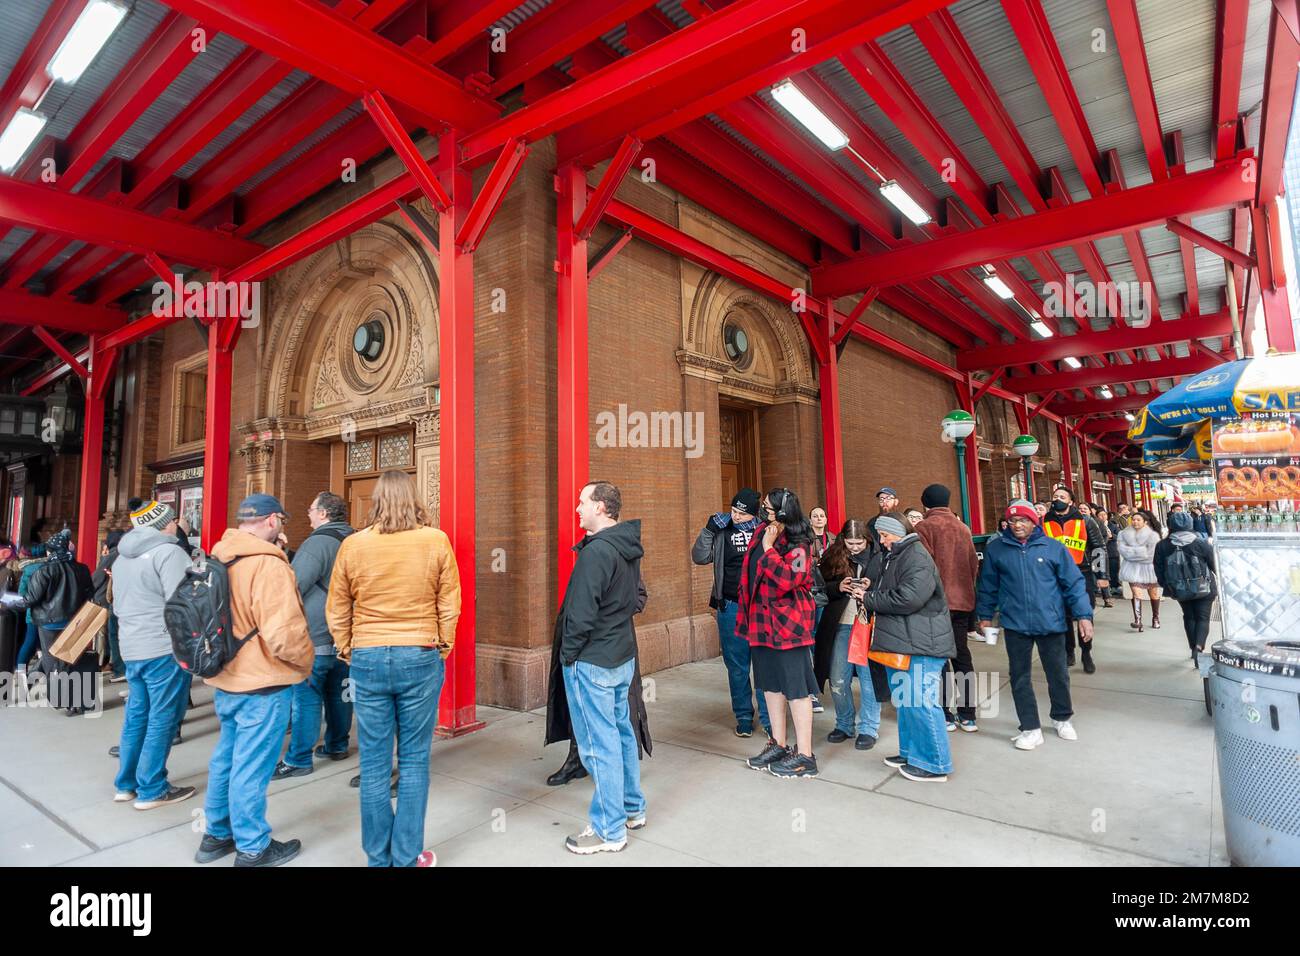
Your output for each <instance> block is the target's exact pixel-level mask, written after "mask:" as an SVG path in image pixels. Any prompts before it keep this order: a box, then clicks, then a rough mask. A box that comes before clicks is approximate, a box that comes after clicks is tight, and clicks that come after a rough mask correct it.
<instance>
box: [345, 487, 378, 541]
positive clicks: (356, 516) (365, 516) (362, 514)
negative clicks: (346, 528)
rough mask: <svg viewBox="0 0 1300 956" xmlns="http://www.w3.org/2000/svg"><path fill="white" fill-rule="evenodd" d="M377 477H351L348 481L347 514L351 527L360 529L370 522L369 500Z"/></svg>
mask: <svg viewBox="0 0 1300 956" xmlns="http://www.w3.org/2000/svg"><path fill="white" fill-rule="evenodd" d="M378 481H379V479H378V478H353V479H352V480H351V481H349V482H348V515H349V517H350V523H351V525H352V527H354V528H357V529H361V528H364V527H365V526H366V525H368V524H369V523H370V501H371V499H372V498H373V497H374V494H375V484H376V483H377V482H378Z"/></svg>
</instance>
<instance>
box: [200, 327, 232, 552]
mask: <svg viewBox="0 0 1300 956" xmlns="http://www.w3.org/2000/svg"><path fill="white" fill-rule="evenodd" d="M239 321H240V320H239V316H237V315H235V316H231V317H230V318H224V319H214V320H213V321H212V324H211V325H209V326H208V383H207V396H206V398H207V411H206V414H205V415H204V421H203V528H202V531H201V533H200V536H199V540H200V543H201V544H202V545H203V550H204V551H211V550H212V546H213V545H214V544H216V543H217V542H218V541H220V540H221V536H222V535H223V534H225V531H226V525H227V522H228V521H229V520H230V389H231V375H232V370H233V367H234V364H233V359H234V351H235V343H236V342H238V341H239Z"/></svg>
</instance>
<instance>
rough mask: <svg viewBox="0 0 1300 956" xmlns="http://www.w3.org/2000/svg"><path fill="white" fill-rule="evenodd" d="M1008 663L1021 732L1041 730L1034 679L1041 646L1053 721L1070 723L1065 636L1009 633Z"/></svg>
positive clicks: (1068, 673)
mask: <svg viewBox="0 0 1300 956" xmlns="http://www.w3.org/2000/svg"><path fill="white" fill-rule="evenodd" d="M1003 633H1004V634H1005V636H1006V642H1007V663H1008V664H1009V665H1010V667H1011V696H1012V698H1013V699H1014V700H1015V702H1016V716H1017V717H1019V718H1020V729H1021V730H1038V729H1039V728H1040V727H1042V726H1043V725H1042V722H1041V721H1039V719H1038V698H1037V697H1035V696H1034V682H1033V676H1032V673H1031V671H1032V669H1033V662H1034V646H1035V645H1037V646H1038V659H1039V660H1040V661H1042V664H1043V674H1044V675H1045V676H1046V677H1047V696H1048V698H1049V699H1050V700H1051V703H1052V710H1051V714H1052V719H1053V720H1069V719H1070V717H1071V715H1072V714H1073V713H1074V710H1073V709H1072V708H1071V706H1070V669H1069V668H1068V667H1067V666H1066V664H1065V635H1064V634H1021V633H1020V632H1019V631H1013V630H1010V629H1006V630H1005V631H1004V632H1003Z"/></svg>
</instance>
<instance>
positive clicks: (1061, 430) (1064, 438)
mask: <svg viewBox="0 0 1300 956" xmlns="http://www.w3.org/2000/svg"><path fill="white" fill-rule="evenodd" d="M1056 434H1057V437H1058V438H1059V439H1060V442H1061V484H1063V485H1065V487H1067V488H1069V489H1070V491H1071V492H1073V491H1074V480H1073V472H1074V464H1073V462H1071V460H1070V426H1069V425H1067V424H1066V423H1065V421H1064V420H1062V421H1059V422H1057V423H1056Z"/></svg>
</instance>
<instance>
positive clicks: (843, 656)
mask: <svg viewBox="0 0 1300 956" xmlns="http://www.w3.org/2000/svg"><path fill="white" fill-rule="evenodd" d="M852 633H853V625H852V624H841V625H840V626H839V628H838V629H837V630H836V631H835V648H834V650H832V651H831V655H832V660H831V699H832V700H833V701H835V727H836V729H837V730H840V731H842V732H843V733H846V734H848V735H849V736H850V737H852V736H854V710H853V678H854V677H856V678H857V679H858V697H859V702H858V709H857V714H856V716H857V724H856V726H857V733H859V734H870V735H871V736H872V737H879V736H880V701H878V700H876V689H875V687H873V686H872V684H871V668H870V667H869V666H867V665H865V664H850V663H849V636H850V635H851V634H852Z"/></svg>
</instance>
